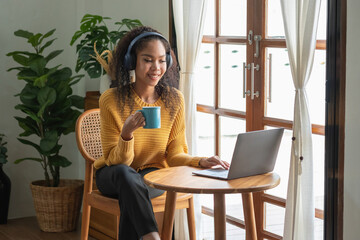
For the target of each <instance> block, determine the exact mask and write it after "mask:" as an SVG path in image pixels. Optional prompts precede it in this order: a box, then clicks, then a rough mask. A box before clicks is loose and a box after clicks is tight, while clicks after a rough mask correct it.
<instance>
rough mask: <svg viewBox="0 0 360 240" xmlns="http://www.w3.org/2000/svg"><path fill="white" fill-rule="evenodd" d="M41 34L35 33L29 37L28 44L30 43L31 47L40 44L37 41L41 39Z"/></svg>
mask: <svg viewBox="0 0 360 240" xmlns="http://www.w3.org/2000/svg"><path fill="white" fill-rule="evenodd" d="M41 36H42V34H41V33H37V34H35V35H33V36H31V37H29V39H28V43H31V45H32V46H33V47H37V46H38V45H39V44H40V41H39V39H40V38H41Z"/></svg>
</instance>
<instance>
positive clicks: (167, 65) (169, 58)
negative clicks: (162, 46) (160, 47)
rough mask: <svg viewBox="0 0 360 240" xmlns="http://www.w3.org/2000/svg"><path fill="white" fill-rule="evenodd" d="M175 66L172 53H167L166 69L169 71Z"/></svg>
mask: <svg viewBox="0 0 360 240" xmlns="http://www.w3.org/2000/svg"><path fill="white" fill-rule="evenodd" d="M172 64H173V59H172V57H171V54H170V53H166V69H169V68H170V67H171V66H172Z"/></svg>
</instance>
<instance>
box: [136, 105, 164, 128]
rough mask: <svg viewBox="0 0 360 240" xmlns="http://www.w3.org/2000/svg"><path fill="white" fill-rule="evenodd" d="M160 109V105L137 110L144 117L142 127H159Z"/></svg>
mask: <svg viewBox="0 0 360 240" xmlns="http://www.w3.org/2000/svg"><path fill="white" fill-rule="evenodd" d="M160 110H161V108H160V107H143V108H142V109H141V110H138V112H141V113H142V115H143V116H144V118H145V126H144V128H160V127H161V117H160Z"/></svg>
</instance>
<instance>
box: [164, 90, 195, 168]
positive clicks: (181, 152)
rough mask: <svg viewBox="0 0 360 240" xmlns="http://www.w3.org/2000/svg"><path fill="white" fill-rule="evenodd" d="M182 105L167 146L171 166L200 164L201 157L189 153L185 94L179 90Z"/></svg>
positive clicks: (168, 160)
mask: <svg viewBox="0 0 360 240" xmlns="http://www.w3.org/2000/svg"><path fill="white" fill-rule="evenodd" d="M179 96H180V107H179V109H178V111H177V113H176V115H175V120H174V123H173V126H172V128H171V132H170V138H169V143H168V146H167V162H168V164H169V166H171V167H173V166H184V165H188V166H194V167H198V166H199V161H200V159H201V157H192V156H191V155H189V154H188V147H187V143H186V135H185V105H184V98H183V95H182V94H181V93H180V92H179Z"/></svg>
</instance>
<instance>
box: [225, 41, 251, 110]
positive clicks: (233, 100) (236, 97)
mask: <svg viewBox="0 0 360 240" xmlns="http://www.w3.org/2000/svg"><path fill="white" fill-rule="evenodd" d="M244 62H246V46H245V45H230V44H229V45H228V44H226V45H220V106H221V107H222V108H228V109H235V110H239V111H245V110H246V100H245V98H243V95H242V92H243V63H244Z"/></svg>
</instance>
